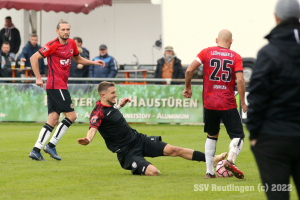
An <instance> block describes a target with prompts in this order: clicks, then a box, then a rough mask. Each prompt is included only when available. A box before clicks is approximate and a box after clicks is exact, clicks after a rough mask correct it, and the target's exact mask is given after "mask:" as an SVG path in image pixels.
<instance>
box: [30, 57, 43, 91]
mask: <svg viewBox="0 0 300 200" xmlns="http://www.w3.org/2000/svg"><path fill="white" fill-rule="evenodd" d="M42 58H43V56H42V55H41V54H40V52H39V51H37V52H35V54H33V55H32V56H31V57H30V63H31V67H32V70H33V73H34V75H35V77H36V85H38V86H39V87H43V81H42V78H41V74H40V70H39V68H40V67H39V59H42Z"/></svg>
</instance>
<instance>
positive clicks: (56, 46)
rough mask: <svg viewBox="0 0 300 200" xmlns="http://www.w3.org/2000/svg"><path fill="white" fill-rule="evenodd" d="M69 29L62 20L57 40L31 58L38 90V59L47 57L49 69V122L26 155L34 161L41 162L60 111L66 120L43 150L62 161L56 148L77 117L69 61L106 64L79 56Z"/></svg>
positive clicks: (47, 87)
mask: <svg viewBox="0 0 300 200" xmlns="http://www.w3.org/2000/svg"><path fill="white" fill-rule="evenodd" d="M70 29H71V26H70V24H69V23H68V22H66V21H63V20H61V21H60V22H59V23H58V24H57V29H56V33H57V34H58V37H57V38H56V39H54V40H52V41H50V42H48V43H47V44H46V45H45V46H44V47H42V48H41V49H40V50H39V51H38V52H36V53H35V54H33V55H32V56H31V58H30V62H31V65H32V69H33V71H34V74H35V76H36V85H38V86H39V87H43V81H42V79H41V75H40V72H39V65H38V60H39V59H42V58H46V57H47V61H48V67H49V71H48V78H47V84H46V91H47V98H48V99H47V100H48V120H47V122H46V124H45V125H44V127H43V128H42V129H41V131H40V134H39V137H38V140H37V142H36V144H35V145H34V148H33V150H32V151H31V152H30V154H29V157H30V158H32V159H34V160H38V161H43V160H44V158H43V156H42V154H41V152H40V151H41V149H42V148H43V146H44V145H45V143H46V142H47V140H48V139H49V137H50V135H51V132H52V130H53V128H54V127H55V126H56V124H57V123H58V120H59V115H60V113H61V112H63V113H64V115H65V118H64V119H63V120H62V121H61V122H60V124H59V125H58V126H57V128H56V130H55V133H54V134H53V136H52V138H51V140H50V141H49V143H48V144H47V145H46V146H45V147H44V151H45V152H46V153H48V154H50V156H51V157H52V158H54V159H56V160H61V158H60V157H59V156H58V155H57V152H56V148H55V146H56V145H57V143H58V142H59V140H60V139H61V138H62V136H63V135H64V133H65V132H66V131H67V129H68V128H69V127H70V126H71V125H72V123H73V122H74V121H75V120H76V118H77V116H76V113H75V111H74V107H73V103H72V100H71V96H70V93H69V91H68V86H67V83H68V78H69V72H70V65H71V61H72V58H73V57H74V60H75V61H76V62H77V63H78V64H83V65H100V66H101V67H104V65H105V63H104V62H103V61H101V60H97V61H90V60H87V59H85V58H82V57H81V56H80V54H79V52H78V50H77V46H76V44H75V42H74V40H72V39H70V38H69V36H70Z"/></svg>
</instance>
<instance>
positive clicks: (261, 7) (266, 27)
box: [162, 0, 276, 64]
mask: <svg viewBox="0 0 300 200" xmlns="http://www.w3.org/2000/svg"><path fill="white" fill-rule="evenodd" d="M275 4H276V1H274V0H263V1H262V0H251V1H245V0H212V1H208V0H162V24H163V30H162V32H163V41H164V43H163V45H164V46H168V45H172V46H173V47H174V50H175V51H176V53H177V56H178V57H179V58H180V59H181V60H182V63H183V64H189V63H191V62H192V60H194V58H195V57H196V55H197V54H198V53H199V52H200V51H201V50H202V49H203V48H206V47H209V46H215V45H216V43H215V38H216V37H217V35H218V32H219V31H220V30H221V29H224V28H226V29H229V30H230V31H231V32H232V33H233V44H232V46H231V49H232V50H234V51H236V52H238V53H239V54H240V55H241V56H242V57H254V58H256V55H257V52H258V50H259V49H260V48H261V47H262V46H264V45H265V44H267V40H265V39H263V37H264V36H266V35H267V34H268V33H269V32H270V31H271V29H272V28H273V27H275V25H276V24H275V19H274V14H273V13H274V8H275Z"/></svg>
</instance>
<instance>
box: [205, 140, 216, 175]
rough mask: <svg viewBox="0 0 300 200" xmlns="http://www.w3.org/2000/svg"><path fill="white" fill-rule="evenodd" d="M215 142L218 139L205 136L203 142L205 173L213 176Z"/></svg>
mask: <svg viewBox="0 0 300 200" xmlns="http://www.w3.org/2000/svg"><path fill="white" fill-rule="evenodd" d="M217 140H218V138H212V137H209V136H207V139H206V142H205V160H206V173H210V174H211V175H214V174H215V170H214V156H215V153H216V145H217Z"/></svg>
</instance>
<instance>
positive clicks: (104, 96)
mask: <svg viewBox="0 0 300 200" xmlns="http://www.w3.org/2000/svg"><path fill="white" fill-rule="evenodd" d="M97 90H98V93H99V95H100V100H99V101H98V102H97V103H96V106H95V108H94V110H93V111H92V114H91V116H90V126H89V129H90V130H89V131H88V132H87V136H86V137H85V138H81V139H78V143H79V144H82V145H88V144H89V143H91V141H92V140H93V139H94V136H95V134H96V132H97V131H99V132H100V134H101V135H102V137H103V138H104V140H105V143H106V146H107V148H108V149H109V150H110V151H112V152H113V153H117V156H118V160H119V162H120V164H121V166H122V168H123V169H126V170H131V172H132V174H135V175H141V174H144V175H149V176H157V175H159V174H160V171H159V170H158V169H157V168H156V167H155V166H154V165H152V164H151V163H150V162H148V161H147V160H146V159H145V158H144V157H158V156H180V157H182V158H185V159H188V160H195V161H199V162H200V161H203V162H205V154H204V153H202V152H199V151H194V150H192V149H186V148H182V147H176V146H171V145H169V144H167V143H165V142H162V141H161V137H160V136H150V137H148V136H147V135H144V134H141V133H138V132H137V131H136V130H134V129H132V128H131V127H130V126H129V125H128V123H127V122H126V120H125V118H124V117H123V115H122V113H121V112H120V111H119V109H120V108H121V107H123V106H125V105H126V103H127V102H131V100H130V99H129V98H123V100H122V102H121V103H120V105H115V104H116V97H117V91H116V88H115V84H114V83H113V82H105V81H104V82H101V83H100V84H99V85H98V88H97ZM226 156H227V153H222V154H220V155H217V156H215V157H214V164H215V165H216V164H217V163H218V162H219V161H221V160H223V159H225V158H226Z"/></svg>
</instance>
